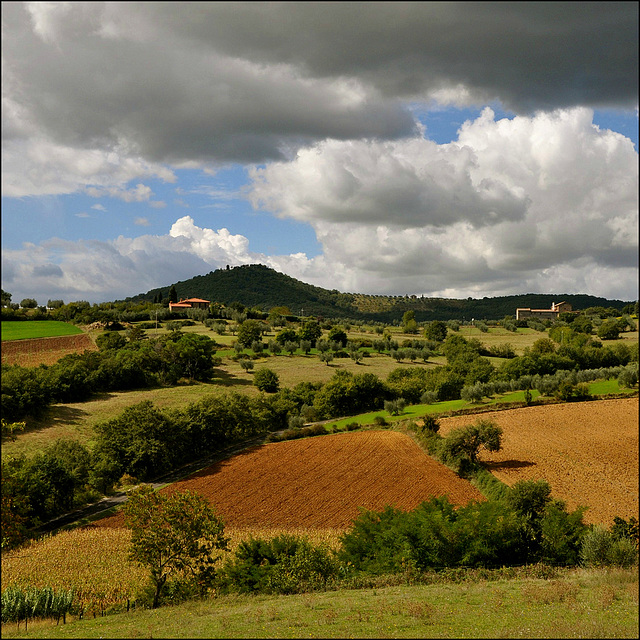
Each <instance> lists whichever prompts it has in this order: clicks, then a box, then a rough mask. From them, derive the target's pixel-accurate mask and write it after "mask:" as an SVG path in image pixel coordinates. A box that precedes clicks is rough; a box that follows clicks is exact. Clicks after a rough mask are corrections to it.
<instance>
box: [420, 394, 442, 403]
mask: <svg viewBox="0 0 640 640" xmlns="http://www.w3.org/2000/svg"><path fill="white" fill-rule="evenodd" d="M437 401H438V394H437V393H436V392H435V391H425V392H424V393H423V394H422V395H421V396H420V403H421V404H434V403H435V402H437Z"/></svg>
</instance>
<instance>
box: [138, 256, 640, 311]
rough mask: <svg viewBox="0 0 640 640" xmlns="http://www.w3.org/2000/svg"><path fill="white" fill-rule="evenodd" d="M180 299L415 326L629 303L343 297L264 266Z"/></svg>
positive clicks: (558, 297)
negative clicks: (408, 315)
mask: <svg viewBox="0 0 640 640" xmlns="http://www.w3.org/2000/svg"><path fill="white" fill-rule="evenodd" d="M174 286H175V289H176V292H177V294H178V297H179V298H204V299H205V300H211V301H213V302H219V303H221V304H224V305H229V304H231V303H232V302H240V303H241V304H243V305H244V306H246V307H249V308H256V309H260V310H262V311H269V309H272V308H273V307H281V306H285V307H288V308H289V309H290V310H291V313H293V314H294V315H299V314H300V315H305V316H310V315H315V316H323V317H326V318H344V319H350V320H361V321H378V322H386V323H391V322H394V321H399V320H401V319H402V316H403V314H404V313H405V312H406V311H409V310H411V311H414V313H415V319H416V320H417V321H418V322H424V321H430V320H450V319H459V320H462V319H466V320H471V319H472V318H475V319H476V320H481V319H484V320H499V319H501V318H504V317H505V316H515V311H516V308H518V307H531V308H543V309H548V308H549V307H550V306H551V303H552V302H561V301H565V302H568V303H569V304H570V305H571V306H572V307H573V309H574V310H579V309H586V308H589V307H605V308H609V307H613V308H615V309H622V308H623V307H624V306H625V305H627V304H629V303H628V302H624V301H622V300H608V299H606V298H599V297H596V296H590V295H585V294H577V295H575V294H572V295H570V294H535V293H527V294H523V295H515V296H501V297H496V298H488V297H485V298H482V299H475V298H467V299H466V300H459V299H455V298H428V297H422V296H420V297H419V296H409V295H405V296H386V295H366V294H357V293H341V292H340V291H338V290H337V289H331V290H329V289H323V288H322V287H316V286H314V285H311V284H307V283H305V282H301V281H300V280H296V279H295V278H292V277H291V276H288V275H285V274H284V273H280V272H278V271H275V270H274V269H271V268H269V267H266V266H265V265H262V264H251V265H242V266H238V267H232V268H227V269H217V270H216V271H211V272H209V273H208V274H206V275H202V276H195V277H193V278H191V279H189V280H183V281H180V282H176V283H175V284H174ZM170 287H171V285H167V286H165V287H160V288H157V289H151V290H150V291H148V292H147V293H140V294H138V295H136V296H133V297H130V298H127V299H126V302H142V301H153V300H156V299H157V298H158V296H160V297H162V298H168V297H169V289H170Z"/></svg>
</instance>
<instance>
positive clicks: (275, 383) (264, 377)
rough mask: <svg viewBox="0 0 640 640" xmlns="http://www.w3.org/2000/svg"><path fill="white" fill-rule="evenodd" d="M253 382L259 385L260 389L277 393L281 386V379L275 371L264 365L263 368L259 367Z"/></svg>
mask: <svg viewBox="0 0 640 640" xmlns="http://www.w3.org/2000/svg"><path fill="white" fill-rule="evenodd" d="M253 384H254V385H255V386H256V387H258V389H259V390H260V391H264V392H266V393H275V392H276V391H277V390H278V387H279V386H280V379H279V378H278V374H277V373H276V372H275V371H272V370H271V369H267V368H266V367H262V368H261V369H257V370H256V372H255V373H254V374H253Z"/></svg>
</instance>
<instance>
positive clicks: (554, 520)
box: [125, 480, 638, 608]
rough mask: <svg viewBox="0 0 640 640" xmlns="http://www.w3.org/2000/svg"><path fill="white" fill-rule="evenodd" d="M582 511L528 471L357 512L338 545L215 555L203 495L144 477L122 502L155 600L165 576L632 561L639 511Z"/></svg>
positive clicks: (332, 583)
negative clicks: (459, 498) (510, 482)
mask: <svg viewBox="0 0 640 640" xmlns="http://www.w3.org/2000/svg"><path fill="white" fill-rule="evenodd" d="M583 513H584V508H578V509H576V510H575V511H573V512H569V511H567V509H566V506H565V504H564V503H563V502H562V501H560V500H555V499H553V498H552V496H551V487H550V486H549V484H548V483H547V482H546V481H544V480H541V481H532V480H524V481H519V482H517V483H516V484H515V485H514V486H513V487H512V488H510V489H509V488H507V487H505V492H504V495H503V496H502V497H501V498H494V499H490V500H487V501H483V502H470V503H469V504H467V505H464V506H455V505H453V504H452V503H451V502H449V499H448V498H447V496H443V497H434V498H432V499H431V500H428V501H426V502H423V503H422V504H421V505H420V506H418V507H417V508H416V509H414V510H412V511H408V512H407V511H402V510H400V509H396V508H394V507H391V506H387V507H386V508H384V509H383V510H381V511H363V512H362V513H361V514H360V515H359V516H358V518H357V519H356V520H355V521H354V523H353V525H352V527H351V529H350V530H349V531H348V532H347V533H345V534H344V535H343V536H342V539H341V544H340V547H339V548H338V549H337V550H332V549H330V548H328V547H327V546H326V545H322V544H320V545H313V544H311V543H310V542H309V540H308V539H307V538H306V537H304V536H296V535H292V534H281V535H277V536H275V537H272V538H262V537H258V538H254V537H250V538H249V539H247V540H243V541H241V542H240V544H239V545H238V546H237V548H236V549H235V551H234V553H233V554H232V555H231V556H229V557H228V558H227V559H226V560H225V561H224V562H220V558H221V554H220V552H221V551H222V550H227V549H228V539H227V538H226V536H225V534H224V523H223V521H222V520H221V519H220V517H219V516H218V515H217V514H216V512H215V510H214V509H213V508H212V507H211V506H210V505H209V504H207V503H206V501H205V500H204V499H203V498H202V497H201V496H199V495H197V494H193V493H191V492H188V491H187V492H183V493H180V492H176V493H173V494H171V495H169V496H165V495H161V494H157V493H154V492H153V491H152V490H151V489H150V488H149V487H145V486H143V487H141V488H139V489H137V490H135V491H134V492H132V493H131V494H130V498H129V501H128V503H127V505H126V506H125V517H126V522H127V525H128V526H129V527H130V528H131V530H132V543H131V548H130V554H129V555H130V558H131V559H132V560H134V561H136V562H138V563H139V564H141V565H142V566H144V567H146V568H147V569H148V570H149V574H150V578H151V585H152V597H151V599H150V602H149V604H150V605H151V606H152V607H154V608H155V607H157V606H158V605H159V604H160V601H161V596H162V594H163V590H164V589H165V587H166V586H167V581H168V579H170V578H173V581H172V583H171V584H172V590H171V592H172V594H179V597H180V598H181V599H186V598H188V597H197V596H201V595H204V594H206V592H207V591H208V590H210V589H215V590H216V591H217V592H218V593H245V594H256V593H281V594H288V593H301V592H305V591H314V590H326V589H328V588H339V587H340V586H344V585H353V584H358V583H359V582H361V581H362V580H363V579H366V577H371V576H380V575H393V574H403V575H405V576H407V575H409V576H410V577H411V579H412V580H414V581H420V577H421V576H422V575H425V574H428V573H429V572H431V571H434V570H435V571H438V570H442V569H447V568H496V569H497V568H504V567H512V566H520V565H524V564H534V563H544V564H545V565H552V566H558V565H559V566H576V565H579V564H581V565H584V566H611V565H615V566H624V567H629V566H633V564H634V563H637V558H638V523H637V520H636V519H634V518H631V520H630V521H629V522H627V521H625V520H624V519H622V518H616V519H615V522H614V525H613V526H612V527H611V529H609V530H608V529H606V528H604V527H600V526H598V527H593V526H588V525H586V524H585V523H584V522H583ZM217 564H220V566H219V568H217V567H216V565H217ZM169 598H171V596H169ZM174 601H175V596H174Z"/></svg>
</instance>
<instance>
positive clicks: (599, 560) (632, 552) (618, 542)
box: [580, 525, 638, 567]
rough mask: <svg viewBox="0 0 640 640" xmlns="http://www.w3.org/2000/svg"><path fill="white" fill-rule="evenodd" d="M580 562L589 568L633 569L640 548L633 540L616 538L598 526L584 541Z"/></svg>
mask: <svg viewBox="0 0 640 640" xmlns="http://www.w3.org/2000/svg"><path fill="white" fill-rule="evenodd" d="M580 560H581V562H582V564H583V565H585V566H587V567H609V566H622V567H631V566H633V565H634V564H635V563H637V561H638V548H637V547H636V545H635V544H634V543H633V541H632V540H630V539H628V538H616V537H615V536H614V535H613V534H612V533H611V532H610V531H608V530H607V529H606V528H605V527H603V526H602V525H596V526H594V527H593V528H592V529H591V530H590V531H588V532H587V533H586V534H585V535H584V537H583V539H582V547H581V549H580Z"/></svg>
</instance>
